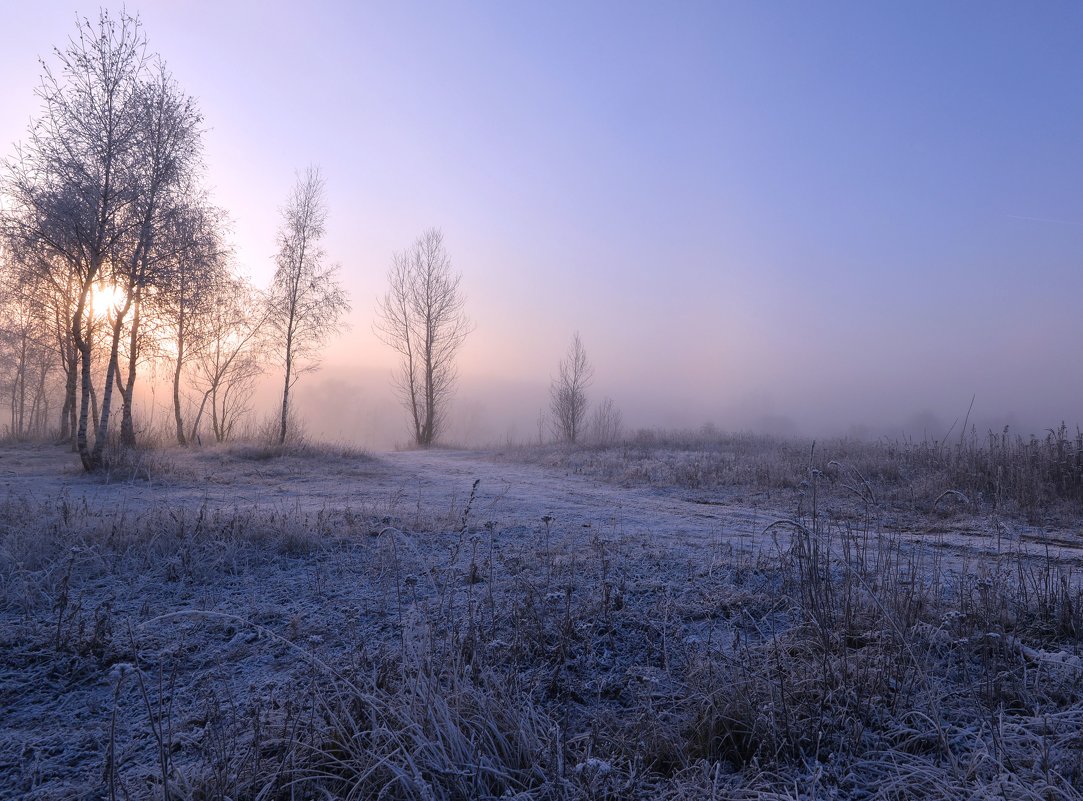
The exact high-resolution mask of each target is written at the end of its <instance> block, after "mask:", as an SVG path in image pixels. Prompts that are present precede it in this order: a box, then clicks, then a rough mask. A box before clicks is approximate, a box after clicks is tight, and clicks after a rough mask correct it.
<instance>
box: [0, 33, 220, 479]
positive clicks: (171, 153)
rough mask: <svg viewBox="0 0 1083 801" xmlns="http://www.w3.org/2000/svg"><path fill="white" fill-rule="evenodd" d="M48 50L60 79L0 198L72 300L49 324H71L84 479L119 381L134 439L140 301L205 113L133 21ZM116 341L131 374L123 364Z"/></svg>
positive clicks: (166, 251)
mask: <svg viewBox="0 0 1083 801" xmlns="http://www.w3.org/2000/svg"><path fill="white" fill-rule="evenodd" d="M56 53H57V59H58V61H59V64H58V70H57V71H56V72H54V71H53V70H52V69H51V68H50V67H48V66H46V67H45V72H44V75H43V78H42V82H41V85H40V87H39V88H38V95H39V97H40V98H41V100H42V106H43V110H42V114H41V116H40V117H39V118H38V119H37V120H36V121H34V122H33V123H32V125H31V128H30V134H29V139H28V141H27V143H26V144H25V145H24V146H22V147H21V148H19V149H18V150H17V154H16V158H14V159H13V160H11V161H10V162H8V164H7V169H6V175H5V181H4V185H3V190H4V193H5V194H6V195H8V196H9V197H10V198H11V199H12V206H13V209H12V214H11V215H9V224H8V225H6V226H5V227H6V229H7V234H8V237H7V238H8V239H9V240H12V241H18V242H20V243H21V245H20V247H22V248H24V249H25V250H27V251H33V252H35V253H36V258H35V259H34V260H33V262H32V263H33V264H35V265H37V266H38V267H39V269H41V270H42V271H43V272H44V273H45V274H46V275H47V276H48V279H49V283H50V284H51V285H52V288H53V290H54V292H55V294H56V296H57V297H59V298H64V299H66V301H67V302H68V303H69V304H70V306H69V308H68V309H64V310H60V309H57V311H56V315H55V318H56V322H57V324H58V325H59V324H60V322H61V321H64V323H65V324H66V325H67V326H68V328H69V330H70V332H71V342H72V344H73V345H74V351H75V353H76V355H77V359H76V360H72V362H71V364H70V366H69V364H68V363H65V372H66V373H67V379H68V387H69V397H68V400H67V401H66V403H65V407H68V406H71V405H73V404H71V403H70V401H71V397H70V393H71V388H72V387H73V385H74V382H75V372H76V369H77V370H78V372H79V374H80V376H81V392H80V397H79V404H78V405H79V415H78V425H77V428H76V433H75V442H76V449H77V450H78V451H79V455H80V458H81V460H82V462H83V466H84V468H85V469H87V470H93V469H95V468H97V467H98V466H100V465H101V464H102V461H103V450H104V447H105V444H106V442H107V440H108V437H109V424H110V419H111V415H112V399H113V398H112V393H113V387H114V384H115V385H116V386H117V388H118V390H119V391H120V394H121V396H122V398H123V409H122V424H121V434H122V439H123V440H124V442H125V443H126V444H128V445H131V444H134V427H133V426H132V420H131V401H132V394H133V387H134V382H135V379H136V366H137V363H138V354H139V344H140V342H141V341H142V339H141V336H140V326H141V321H142V319H143V316H142V314H141V306H142V304H143V303H144V302H145V301H146V297H147V294H148V292H157V291H160V290H161V289H162V288H163V282H162V281H161V280H160V276H159V273H158V270H159V268H160V267H161V265H162V264H163V263H164V260H165V259H166V258H167V257H168V256H169V255H170V254H172V253H175V252H176V250H177V246H178V243H177V242H175V241H170V240H169V238H168V237H165V236H163V233H164V232H165V231H166V230H167V229H168V223H169V220H170V218H171V216H172V215H175V214H176V213H177V210H178V209H179V208H182V207H183V205H184V201H185V199H186V198H188V197H190V196H191V194H192V192H193V189H194V187H193V181H194V178H195V176H196V173H197V172H198V169H199V167H200V157H199V154H200V147H201V143H200V140H201V131H200V123H201V118H200V116H199V113H198V111H197V110H196V108H195V104H194V101H193V100H192V99H191V98H189V97H187V96H186V95H184V94H183V93H181V92H180V91H179V90H178V89H177V87H176V85H175V84H174V82H173V81H172V79H171V78H170V76H169V74H168V72H167V71H166V70H165V68H164V67H163V66H162V64H161V62H160V60H159V59H158V58H157V56H151V55H148V53H147V48H146V40H145V38H144V36H143V33H142V30H141V26H140V23H139V20H138V18H137V17H132V16H129V15H127V14H126V13H124V12H122V13H121V14H120V16H119V17H117V18H113V17H111V16H110V15H109V14H108V12H105V11H103V12H101V15H100V17H99V19H98V22H97V24H96V25H92V24H91V23H90V22H89V21H88V20H85V19H84V20H80V21H79V25H78V32H77V35H76V36H75V37H73V38H72V39H71V40H70V41H69V43H68V45H67V46H66V47H65V48H64V49H62V50H57V51H56ZM102 291H112V292H115V293H116V297H117V298H118V302H117V303H116V304H115V305H114V306H113V308H111V309H109V310H108V313H107V314H98V315H95V310H94V302H93V300H94V298H93V295H94V293H95V292H102ZM129 314H130V315H131V316H130V317H129ZM96 316H97V319H98V322H100V323H105V324H106V331H105V336H104V338H103V337H100V336H96V335H95V334H96V332H95V330H94V328H93V325H92V323H93V322H94V320H95V317H96ZM96 340H97V341H103V342H104V344H105V345H106V347H107V352H108V356H107V357H106V358H105V359H104V367H105V379H104V381H103V382H102V384H100V389H101V405H100V410H99V409H98V408H97V402H96V396H95V393H94V383H93V380H92V372H93V370H94V368H95V365H96V364H101V363H102V361H103V360H102V358H101V357H100V355H98V354H96V353H95V344H94V343H95V341H96ZM125 340H126V341H127V351H128V359H127V362H128V365H127V368H128V369H127V376H126V377H125V375H124V374H123V371H122V369H121V363H120V356H121V352H122V348H123V346H124V343H125ZM64 349H65V347H64V344H63V343H62V344H61V350H62V351H63V350H64ZM89 424H94V429H95V430H94V443H93V447H91V445H90V442H89V438H88V428H89Z"/></svg>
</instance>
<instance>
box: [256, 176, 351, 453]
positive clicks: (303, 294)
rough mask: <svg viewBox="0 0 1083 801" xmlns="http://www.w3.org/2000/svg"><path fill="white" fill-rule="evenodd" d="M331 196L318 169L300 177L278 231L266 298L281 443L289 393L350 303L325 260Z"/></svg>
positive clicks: (338, 325)
mask: <svg viewBox="0 0 1083 801" xmlns="http://www.w3.org/2000/svg"><path fill="white" fill-rule="evenodd" d="M326 226H327V200H326V196H325V191H324V184H323V179H322V178H321V176H320V172H319V170H318V169H316V168H315V167H309V168H308V169H307V170H306V171H305V172H304V173H303V174H302V175H298V177H297V183H296V184H295V186H294V188H293V191H292V193H291V194H290V198H289V201H288V202H287V204H286V207H285V208H284V209H283V210H282V223H281V225H280V227H279V229H278V254H277V257H276V260H275V262H276V268H275V275H274V280H273V281H272V282H271V289H270V293H269V297H268V307H267V330H268V333H269V334H270V336H271V337H272V341H273V342H274V345H275V347H276V349H277V351H278V353H279V354H280V355H281V358H282V366H283V372H284V380H283V386H282V410H281V418H280V421H279V427H278V442H279V444H282V443H285V441H286V436H287V434H288V428H289V409H290V392H291V390H292V389H293V387H294V385H295V384H296V383H297V380H298V379H299V378H300V376H301V375H302V374H303V373H305V372H308V371H311V370H314V369H316V368H317V367H318V366H319V358H318V357H319V350H320V347H321V346H322V345H323V344H324V343H325V342H326V341H327V340H328V339H329V338H330V337H331V336H333V335H335V334H337V333H338V332H339V331H341V330H342V328H343V327H344V320H343V318H344V317H345V315H346V314H348V313H349V311H350V301H349V298H348V296H347V294H346V291H345V289H344V288H343V287H342V285H341V284H340V283H339V281H338V268H337V266H334V265H332V266H326V265H325V264H324V259H325V254H324V251H323V247H322V246H321V244H320V241H321V240H322V239H323V237H324V234H325V233H326Z"/></svg>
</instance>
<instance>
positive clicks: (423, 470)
mask: <svg viewBox="0 0 1083 801" xmlns="http://www.w3.org/2000/svg"><path fill="white" fill-rule="evenodd" d="M171 458H173V459H174V465H173V472H172V473H171V474H169V475H172V476H175V477H176V478H175V479H170V478H169V476H166V477H164V478H161V479H155V481H157V482H158V483H157V484H154V486H153V487H152V489H153V492H152V494H151V495H150V497H149V499H148V498H146V497H144V496H143V495H141V496H139V502H138V503H137V502H136V501H135V500H130V501H129V502H127V503H117V502H113V501H109V502H108V503H106V502H102V503H96V502H95V501H96V500H97V499H99V498H103V497H105V496H104V495H102V494H101V493H104V492H106V491H107V490H108V491H110V492H119V493H123V492H127V490H125V489H124V488H116V487H113V486H107V487H103V486H101V485H98V484H78V485H77V486H78V487H79V488H80V490H81V492H74V491H72V490H71V489H70V487H67V486H66V487H65V489H63V490H62V491H55V492H52V491H51V494H45V493H43V492H42V491H36V492H34V493H31V492H30V490H24V489H17V490H16V491H12V492H9V494H8V495H7V496H6V498H4V499H2V500H0V616H2V623H3V625H2V626H0V632H2V635H0V639H2V642H0V649H2V650H0V652H2V653H3V656H2V657H0V709H2V710H3V715H2V716H0V796H2V797H9V796H10V797H17V798H26V799H39V800H40V799H60V798H65V799H66V798H81V797H82V798H103V797H104V798H112V797H116V798H166V799H168V798H183V799H226V798H230V799H238V798H266V799H270V798H356V799H367V798H375V797H383V798H391V799H398V798H404V799H430V798H431V799H471V798H520V799H541V798H554V799H602V798H610V799H648V798H671V799H677V798H682V799H701V798H736V799H743V798H748V799H752V798H785V799H796V798H830V797H840V798H882V799H890V798H898V799H903V798H914V797H925V798H944V799H955V798H960V797H964V798H1003V797H1009V798H1024V799H1025V798H1035V799H1037V798H1041V799H1058V798H1077V797H1079V794H1080V788H1081V787H1083V591H1081V587H1080V584H1081V582H1080V575H1079V565H1080V560H1079V558H1078V556H1076V557H1071V556H1068V557H1065V556H1057V555H1052V552H1047V551H1045V550H1044V549H1041V548H1034V547H1033V546H1032V545H1028V544H1027V543H1025V542H1024V541H1022V540H1020V539H1014V540H1008V541H1005V542H1004V543H1003V544H1001V545H999V546H998V547H996V548H995V549H993V550H992V551H983V552H982V554H981V556H980V557H977V556H975V555H974V554H973V552H971V551H969V550H967V549H966V548H961V547H956V544H955V543H953V542H951V541H949V540H946V539H944V538H942V537H936V538H927V539H925V540H922V539H920V538H918V539H915V538H914V537H904V536H902V535H897V534H885V533H884V532H883V531H882V529H881V526H880V525H879V523H878V521H879V513H878V511H877V504H879V503H881V501H880V498H879V497H877V498H875V499H874V498H873V497H872V496H873V494H875V493H876V492H877V491H878V489H879V488H878V487H877V485H876V484H875V483H874V481H875V479H874V478H870V474H871V471H869V472H868V473H866V472H865V471H864V470H862V471H861V472H862V476H863V480H861V479H858V478H855V477H854V476H853V474H852V473H850V472H847V470H848V468H845V469H844V468H842V467H841V466H840V467H837V468H830V469H831V470H838V471H839V474H838V475H837V476H835V478H834V479H832V477H831V476H830V475H829V474H828V473H829V471H828V469H823V470H821V469H820V468H819V467H812V468H811V469H810V466H809V464H810V463H809V453H808V452H807V451H806V452H805V453H804V457H803V458H804V465H805V466H804V473H803V475H801V474H798V476H797V480H796V481H794V482H793V485H792V486H790V487H789V489H787V488H786V486H787V485H784V484H782V483H780V484H778V485H777V486H776V487H775V488H774V490H773V492H775V493H776V494H778V493H782V494H783V495H785V501H784V502H783V503H780V507H779V508H778V510H777V511H776V512H773V513H770V515H769V516H768V517H766V518H763V522H761V523H757V524H756V528H757V530H756V531H755V532H751V533H750V538H749V539H748V540H747V541H746V540H743V539H742V538H741V537H736V538H735V537H733V536H730V535H729V533H728V532H725V531H722V530H719V531H718V532H717V533H716V535H713V536H712V535H707V534H703V533H701V532H702V531H706V529H691V530H690V531H691V533H692V534H693V535H694V536H691V535H690V536H686V537H681V536H675V535H674V533H673V532H672V531H670V527H672V526H674V525H675V522H674V521H675V520H679V517H677V518H675V517H674V516H673V512H672V509H673V508H680V509H686V511H687V513H688V514H690V515H691V514H692V513H693V512H694V511H696V510H699V509H702V508H703V507H702V506H700V505H698V504H694V503H692V504H687V505H685V506H681V507H674V505H673V502H672V501H671V500H667V499H665V498H660V499H656V498H654V496H652V495H651V494H650V493H646V494H644V493H643V491H642V490H635V491H623V492H621V493H618V494H600V495H598V496H591V497H590V498H588V497H587V496H586V495H585V494H584V493H585V492H586V490H587V489H588V487H587V486H586V485H585V484H582V483H581V480H580V479H577V478H575V477H569V478H566V479H565V478H560V477H559V476H557V477H554V476H553V474H552V473H550V472H547V471H544V470H541V469H539V468H522V467H519V468H515V469H513V468H512V467H511V466H509V465H507V464H498V465H495V466H494V465H492V464H491V463H489V462H484V461H481V460H477V459H473V458H470V459H468V458H466V457H462V458H456V457H454V456H453V455H449V454H417V455H414V454H406V455H401V456H397V457H395V459H394V460H393V459H390V457H389V458H388V460H386V461H384V460H373V459H371V458H364V457H357V458H354V457H351V456H349V455H344V456H339V457H335V458H328V459H318V458H308V457H296V458H295V457H282V458H281V459H277V460H276V461H275V462H274V463H269V462H268V461H264V460H262V459H257V460H255V461H252V460H250V459H249V458H248V457H247V456H246V455H245V454H242V453H231V452H229V451H222V452H219V453H216V454H213V455H211V456H192V455H191V454H174V455H173V456H172V457H171ZM794 458H795V459H796V458H797V457H796V456H795V457H794ZM396 460H397V461H396ZM411 460H414V461H411ZM833 460H835V461H837V463H838V464H839V465H841V464H842V461H841V460H838V459H837V456H833ZM411 465H415V466H416V470H415V471H414V472H409V471H408V470H407V468H408V467H410V466H411ZM824 467H825V468H826V465H824ZM516 471H518V472H516ZM199 473H205V474H213V475H214V477H215V478H214V480H215V482H216V486H221V487H224V488H225V489H226V490H228V495H227V496H225V497H218V496H215V497H214V498H210V499H208V498H207V497H204V498H199V497H198V496H194V495H193V494H192V493H191V491H190V487H188V482H189V481H190V476H191V475H192V474H199ZM473 475H477V476H479V477H483V480H484V482H486V484H496V483H497V481H498V478H501V477H502V478H503V480H505V481H508V482H509V485H510V483H512V482H513V483H514V485H515V486H514V487H512V488H511V489H508V488H504V489H499V490H495V489H493V488H492V487H490V490H492V492H491V494H489V495H487V494H486V487H485V485H482V486H481V487H480V489H479V485H477V484H475V483H474V481H473V480H472V479H471V478H469V477H470V476H473ZM291 476H292V478H291ZM302 479H304V480H305V481H309V482H314V483H311V484H308V485H300V484H299V482H301V481H302ZM422 480H426V481H432V482H433V484H432V487H431V489H432V490H433V491H432V492H422V487H421V485H420V482H421V481H422ZM171 481H173V482H174V483H170V482H171ZM291 481H293V482H295V483H298V485H299V486H308V487H311V488H312V489H313V490H315V489H319V488H323V487H324V485H326V484H332V485H341V486H342V487H343V489H344V495H343V497H342V498H341V499H340V500H338V501H333V500H328V498H330V496H324V497H325V500H323V501H321V503H320V504H318V505H305V504H304V503H302V500H303V498H301V497H299V496H300V492H297V493H291V494H289V495H288V496H285V497H288V498H289V499H290V500H289V501H284V502H282V503H271V502H269V501H268V500H266V497H267V496H266V493H269V492H270V489H271V488H275V487H288V486H289V484H290V482H291ZM865 481H867V482H868V485H869V486H866V484H865V483H864V482H865ZM140 482H142V483H141V484H140ZM261 482H262V483H261ZM146 483H147V482H146V481H145V480H139V481H137V482H136V484H139V486H135V488H134V489H133V490H132V491H133V492H134V491H135V489H139V490H141V491H142V490H145V487H143V486H142V485H143V484H146ZM524 483H525V484H527V485H528V487H527V490H526V494H523V495H521V496H516V495H514V492H513V490H514V489H515V487H518V486H519V485H520V484H524ZM41 484H42V485H43V486H46V487H49V486H51V485H50V484H49V483H48V482H47V481H45V480H43V481H42V482H41ZM415 484H416V485H417V486H416V487H415ZM254 485H257V486H258V488H259V493H260V494H258V495H256V496H255V497H258V498H263V500H260V501H259V502H256V501H253V500H252V497H253V496H252V495H251V494H250V493H252V489H251V488H250V487H251V486H254ZM19 486H20V487H23V486H24V485H19ZM34 486H37V485H34ZM562 486H567V487H568V488H569V491H570V492H571V491H574V492H575V493H577V495H576V497H577V498H579V500H577V501H575V503H578V504H580V505H579V506H575V505H573V503H572V502H571V501H568V500H567V499H565V498H563V497H557V492H558V490H559V488H560V487H562ZM451 488H454V489H455V494H453V495H450V496H449V494H448V493H449V491H450V489H451ZM764 489H765V488H757V489H756V491H757V492H760V491H763V490H764ZM346 490H348V491H346ZM320 491H321V492H325V490H324V489H320ZM246 493H248V494H246ZM531 493H532V494H531ZM786 493H789V494H788V495H786ZM494 496H495V497H494ZM505 496H508V497H512V498H513V500H514V505H513V506H512V508H510V509H507V508H501V507H500V506H499V505H498V504H497V503H496V500H498V499H499V498H501V497H505ZM109 497H110V498H112V497H117V498H123V497H127V496H124V495H123V494H121V495H117V496H109ZM597 498H601V499H605V498H611V499H613V502H618V501H619V502H620V503H621V504H623V505H624V506H625V507H626V511H625V513H624V516H623V517H621V518H619V519H617V518H613V520H612V522H607V521H610V518H609V517H608V513H609V511H610V510H607V509H604V508H595V507H593V506H590V504H593V503H595V502H596V499H597ZM934 500H935V498H934ZM633 501H634V502H635V503H636V504H639V505H640V506H639V507H636V508H633ZM655 502H657V503H659V504H664V505H660V506H658V507H657V510H658V511H657V512H656V520H657V523H656V525H654V527H653V528H652V527H650V526H644V525H643V524H642V523H643V520H642V518H643V516H645V515H649V510H650V508H653V507H652V506H651V504H653V503H655ZM737 502H738V500H737V499H736V498H735V497H729V498H728V499H727V503H730V504H733V503H737ZM953 502H954V501H953V499H952V498H950V497H949V498H944V499H943V500H941V501H940V502H939V503H940V505H942V506H944V507H945V508H947V505H948V504H950V503H953ZM547 505H551V506H552V508H553V509H554V510H556V511H555V512H554V514H552V515H549V514H546V515H544V516H542V515H540V514H538V513H537V510H538V509H540V508H545V507H546V506H547ZM708 508H712V507H708ZM919 508H920V505H919ZM930 509H931V507H930ZM643 510H647V511H643ZM945 513H946V512H944V511H943V510H939V511H937V512H936V513H935V514H936V518H935V519H936V521H937V522H939V521H940V517H939V516H940V515H941V514H945ZM952 513H953V514H956V513H957V512H952ZM636 515H639V517H636ZM580 521H582V522H580ZM751 534H754V535H755V536H751Z"/></svg>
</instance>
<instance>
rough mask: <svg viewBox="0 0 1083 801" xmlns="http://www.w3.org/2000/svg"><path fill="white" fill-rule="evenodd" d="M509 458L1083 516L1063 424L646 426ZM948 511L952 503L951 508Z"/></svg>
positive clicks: (626, 474) (700, 486)
mask: <svg viewBox="0 0 1083 801" xmlns="http://www.w3.org/2000/svg"><path fill="white" fill-rule="evenodd" d="M504 453H505V456H506V457H507V458H511V459H515V460H520V461H526V462H532V463H538V464H545V465H548V466H553V467H562V468H565V469H570V470H573V471H575V472H579V473H583V474H588V475H594V476H598V477H600V478H603V479H604V480H607V481H613V482H616V483H619V484H622V485H626V486H651V487H658V488H682V489H688V490H707V489H725V488H740V489H742V490H745V491H749V492H760V493H771V492H772V491H775V492H776V493H777V491H779V490H783V491H784V490H789V489H793V488H795V487H798V486H800V485H802V484H803V483H804V482H806V480H807V478H808V471H809V468H810V466H811V467H814V468H816V469H818V470H820V472H821V475H823V476H824V478H825V479H826V480H827V481H828V482H833V483H836V484H838V485H839V486H841V487H844V488H847V489H848V490H849V491H851V492H852V493H853V494H854V496H856V498H857V499H859V500H861V501H864V500H865V499H866V498H868V499H871V500H874V501H876V502H877V503H882V504H890V505H892V506H895V507H897V508H904V507H905V508H910V509H915V510H917V511H920V512H922V513H929V512H932V511H935V510H936V508H937V507H938V506H939V504H940V502H942V501H944V499H945V495H944V493H945V492H949V491H950V492H952V497H951V498H949V499H948V500H949V501H952V500H954V502H956V503H958V502H960V501H962V502H963V503H965V504H966V505H968V506H969V507H970V511H971V512H973V513H983V512H994V513H1000V514H1009V515H1021V516H1025V517H1026V518H1027V519H1029V520H1030V521H1032V522H1044V521H1046V520H1050V519H1075V518H1078V517H1079V516H1080V515H1081V514H1083V432H1080V431H1078V430H1077V431H1076V432H1075V433H1074V434H1073V433H1072V432H1070V431H1069V430H1068V429H1067V427H1066V426H1064V425H1061V426H1060V427H1059V428H1057V429H1050V430H1049V431H1048V432H1047V433H1046V435H1045V436H1044V437H1042V438H1037V437H1030V438H1023V437H1019V436H1016V435H1013V434H1011V433H1010V432H1009V431H1008V430H1007V429H1005V430H1004V431H1003V432H989V433H988V434H987V435H986V436H985V437H984V438H979V437H977V436H976V435H975V434H971V435H970V436H967V437H963V438H961V439H956V440H953V441H950V442H940V441H928V440H925V441H920V442H915V441H898V440H878V441H868V440H856V439H833V440H828V441H825V442H820V443H814V442H813V441H811V440H801V439H793V438H791V439H785V438H778V437H771V436H764V435H755V434H721V433H718V432H715V431H702V432H667V431H651V430H643V431H640V432H639V433H638V434H636V435H634V436H633V437H631V438H630V439H628V440H626V441H624V442H621V443H613V444H608V445H595V446H581V447H572V448H569V447H566V446H562V445H547V446H523V447H518V448H509V449H506V450H505V451H504ZM946 505H948V506H950V505H951V504H950V503H948V504H946Z"/></svg>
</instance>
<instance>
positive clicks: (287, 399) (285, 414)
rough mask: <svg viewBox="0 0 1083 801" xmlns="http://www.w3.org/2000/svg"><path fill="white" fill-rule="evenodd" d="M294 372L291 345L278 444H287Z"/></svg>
mask: <svg viewBox="0 0 1083 801" xmlns="http://www.w3.org/2000/svg"><path fill="white" fill-rule="evenodd" d="M292 370H293V354H291V353H290V344H289V343H287V345H286V383H285V385H284V386H283V387H282V424H281V426H280V427H279V429H278V444H279V445H285V444H286V425H287V421H288V420H289V412H290V373H291V372H292Z"/></svg>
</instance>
